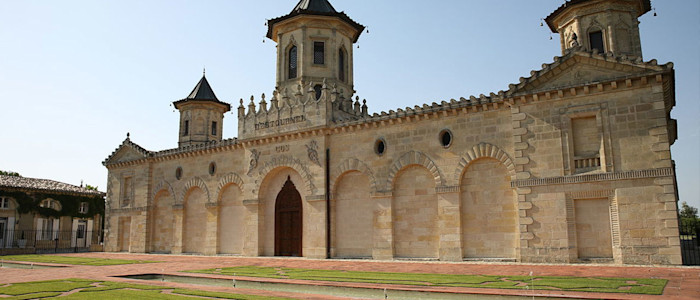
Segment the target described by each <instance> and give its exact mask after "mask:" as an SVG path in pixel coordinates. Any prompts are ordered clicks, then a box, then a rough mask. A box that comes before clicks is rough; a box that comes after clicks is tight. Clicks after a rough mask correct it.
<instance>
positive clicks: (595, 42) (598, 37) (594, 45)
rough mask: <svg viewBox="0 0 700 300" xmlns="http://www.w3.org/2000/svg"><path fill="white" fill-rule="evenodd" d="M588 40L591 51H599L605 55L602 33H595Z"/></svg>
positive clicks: (590, 34) (589, 35)
mask: <svg viewBox="0 0 700 300" xmlns="http://www.w3.org/2000/svg"><path fill="white" fill-rule="evenodd" d="M588 40H589V41H590V42H591V50H593V49H598V53H605V45H604V43H603V32H602V31H594V32H591V33H589V34H588Z"/></svg>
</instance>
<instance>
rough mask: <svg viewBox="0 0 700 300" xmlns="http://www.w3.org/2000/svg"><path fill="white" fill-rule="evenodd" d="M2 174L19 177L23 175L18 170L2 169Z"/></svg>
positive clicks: (0, 172)
mask: <svg viewBox="0 0 700 300" xmlns="http://www.w3.org/2000/svg"><path fill="white" fill-rule="evenodd" d="M0 175H7V176H17V177H22V175H19V173H17V172H12V171H3V170H0Z"/></svg>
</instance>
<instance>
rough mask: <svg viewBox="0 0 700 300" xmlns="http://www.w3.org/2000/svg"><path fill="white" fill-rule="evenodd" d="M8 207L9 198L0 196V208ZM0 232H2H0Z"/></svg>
mask: <svg viewBox="0 0 700 300" xmlns="http://www.w3.org/2000/svg"><path fill="white" fill-rule="evenodd" d="M8 208H10V199H9V198H5V197H0V209H8ZM0 234H2V233H1V232H0Z"/></svg>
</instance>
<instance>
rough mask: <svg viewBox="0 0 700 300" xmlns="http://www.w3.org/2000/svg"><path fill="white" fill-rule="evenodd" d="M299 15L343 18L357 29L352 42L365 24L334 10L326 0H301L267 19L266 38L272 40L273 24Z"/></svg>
mask: <svg viewBox="0 0 700 300" xmlns="http://www.w3.org/2000/svg"><path fill="white" fill-rule="evenodd" d="M300 15H312V16H329V17H336V18H339V19H341V20H343V21H344V22H345V23H347V24H348V25H350V26H352V27H353V28H355V30H357V34H356V35H355V36H354V37H353V43H354V42H357V40H358V39H359V38H360V35H361V34H362V31H364V30H365V26H362V25H360V23H357V22H355V21H354V20H353V19H351V18H350V17H348V15H346V14H345V12H342V11H341V12H338V11H336V10H335V8H333V5H331V3H330V2H328V0H301V1H299V3H298V4H297V5H296V6H295V7H294V9H292V12H290V13H289V14H287V15H285V16H281V17H278V18H274V19H272V20H269V21H267V38H269V39H272V40H274V39H273V37H272V29H273V28H274V26H275V24H277V23H279V22H282V21H284V20H287V19H291V18H293V17H296V16H300Z"/></svg>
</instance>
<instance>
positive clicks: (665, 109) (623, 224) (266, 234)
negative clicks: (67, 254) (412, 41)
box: [104, 0, 681, 264]
mask: <svg viewBox="0 0 700 300" xmlns="http://www.w3.org/2000/svg"><path fill="white" fill-rule="evenodd" d="M650 9H651V4H650V1H649V0H571V1H568V2H566V3H565V4H563V5H562V6H561V7H559V8H557V9H556V10H555V11H554V12H553V13H552V14H550V15H549V16H548V17H547V18H546V23H547V25H548V26H549V27H550V28H551V30H552V31H553V32H555V33H559V35H560V37H561V50H562V56H560V57H556V58H555V59H554V62H552V63H548V64H544V65H542V69H541V70H539V71H533V72H532V73H531V74H530V76H529V77H526V78H521V79H520V81H519V83H517V84H511V85H510V86H509V88H508V89H507V90H504V91H499V92H496V93H491V94H490V95H481V96H479V97H473V96H472V97H469V98H460V99H459V100H454V99H453V100H450V101H443V102H441V103H432V104H422V105H416V106H412V107H406V108H399V109H397V110H391V111H389V112H382V113H373V114H370V113H369V111H368V108H367V103H365V102H364V101H362V102H360V101H359V99H358V98H354V99H353V97H352V95H353V94H354V86H353V79H354V76H353V44H354V43H355V42H357V40H358V38H359V37H360V35H361V33H362V32H363V31H364V27H363V26H362V25H360V24H358V23H357V22H355V21H354V20H352V19H351V18H350V17H349V16H348V15H346V14H345V13H343V12H338V11H337V10H335V8H334V7H333V6H332V5H331V4H330V3H329V2H328V1H327V0H301V1H300V2H299V3H298V4H297V6H296V7H294V9H293V10H292V11H291V12H290V13H289V14H288V15H285V16H282V17H279V18H276V19H272V20H270V21H269V22H268V32H267V37H268V38H269V39H271V40H273V41H274V42H276V43H277V57H276V59H277V72H276V77H277V86H276V87H275V91H274V93H273V94H272V95H268V97H266V96H265V95H263V96H262V97H261V98H260V99H257V100H256V99H253V98H252V97H251V99H250V101H249V103H244V101H243V100H241V101H240V103H239V105H238V107H237V108H236V109H237V113H238V137H237V138H232V139H223V137H222V125H223V114H224V113H225V112H227V111H229V110H230V109H231V107H230V105H229V104H228V103H225V102H222V101H220V100H219V99H218V98H217V97H216V95H215V94H214V92H213V90H212V88H211V86H210V85H209V83H208V82H207V79H206V78H205V77H202V79H201V80H200V82H199V83H198V84H197V85H196V87H195V88H194V90H193V91H192V93H191V94H190V95H189V96H187V98H185V99H182V100H179V101H176V102H175V103H174V104H175V107H176V108H177V109H178V110H179V112H180V122H179V126H180V131H179V146H178V148H176V149H170V150H163V151H149V150H146V149H144V148H142V147H140V146H139V145H137V144H135V143H134V142H132V141H131V140H130V138H129V137H128V136H127V139H126V140H124V142H123V143H122V144H121V146H119V148H118V149H117V150H116V151H115V152H114V153H112V155H110V156H109V157H108V158H107V159H106V160H105V161H104V165H105V166H106V167H107V168H108V170H109V178H108V191H107V204H108V208H107V212H106V214H107V221H106V225H107V230H106V246H105V247H106V248H105V249H106V250H107V251H129V252H148V253H198V254H204V255H216V254H228V255H245V256H303V257H309V258H327V257H332V258H374V259H404V258H408V259H439V260H447V261H462V260H472V259H473V260H486V259H498V260H511V261H519V262H555V263H567V262H578V261H596V262H614V263H621V264H680V263H681V254H680V247H679V236H678V225H677V216H676V207H677V204H676V202H677V197H676V194H675V192H676V187H675V175H674V166H673V161H672V159H671V152H670V145H671V144H672V143H673V142H674V141H675V140H676V122H675V120H673V119H671V118H670V111H671V109H672V108H673V107H674V105H675V95H674V70H673V65H672V64H671V63H668V64H662V65H660V64H657V62H656V61H655V60H651V61H648V62H645V61H643V60H642V48H641V42H640V37H639V27H638V18H639V17H640V16H641V15H643V14H645V13H647V12H649V11H650Z"/></svg>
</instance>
